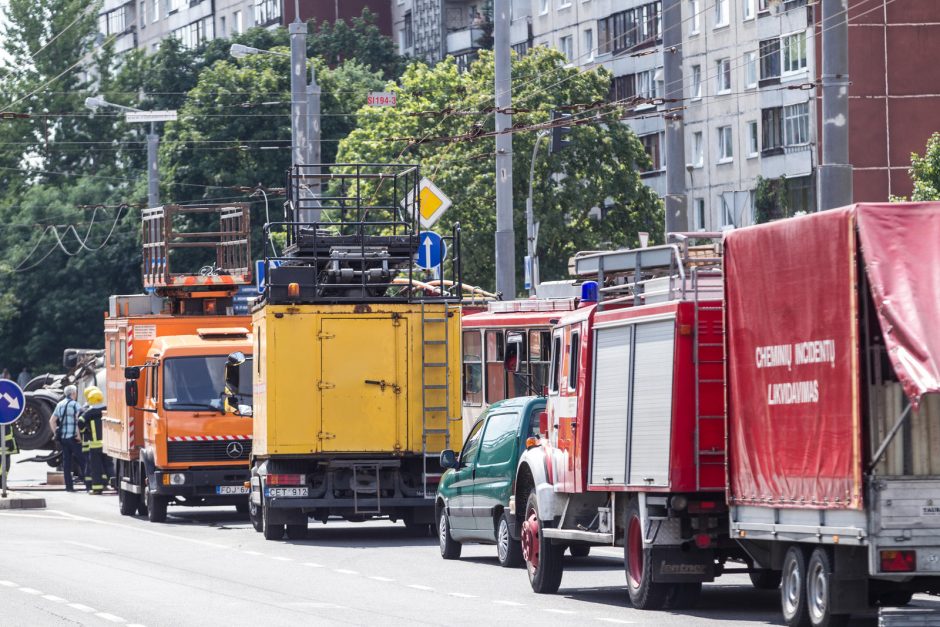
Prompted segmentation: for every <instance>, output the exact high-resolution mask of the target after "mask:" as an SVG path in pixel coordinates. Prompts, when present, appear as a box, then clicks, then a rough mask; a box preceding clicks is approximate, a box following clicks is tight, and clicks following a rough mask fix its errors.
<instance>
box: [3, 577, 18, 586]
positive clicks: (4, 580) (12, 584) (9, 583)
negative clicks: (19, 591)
mask: <svg viewBox="0 0 940 627" xmlns="http://www.w3.org/2000/svg"><path fill="white" fill-rule="evenodd" d="M0 586H3V587H5V588H17V587H18V586H17V585H16V584H15V583H13V582H12V581H7V580H6V579H3V580H0Z"/></svg>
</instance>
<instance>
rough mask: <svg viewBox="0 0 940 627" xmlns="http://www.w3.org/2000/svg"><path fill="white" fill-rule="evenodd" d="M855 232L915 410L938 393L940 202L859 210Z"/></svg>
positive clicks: (893, 357) (889, 342) (887, 339)
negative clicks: (927, 398) (927, 396)
mask: <svg viewBox="0 0 940 627" xmlns="http://www.w3.org/2000/svg"><path fill="white" fill-rule="evenodd" d="M858 231H859V237H860V239H861V244H862V256H863V257H864V259H865V271H866V273H867V274H868V279H869V281H870V282H871V290H872V296H873V298H874V301H875V307H876V309H877V310H878V320H879V322H880V323H881V330H882V332H883V333H884V338H885V343H886V346H887V348H888V355H889V356H890V358H891V363H892V365H893V366H894V370H895V372H897V374H898V378H899V379H900V380H901V384H902V385H903V386H904V392H905V393H906V394H907V396H908V398H910V399H911V401H912V402H913V403H914V406H915V408H916V407H917V405H918V403H919V402H920V398H921V396H923V395H924V394H927V393H928V392H937V391H940V329H938V328H937V327H938V322H940V299H938V298H937V294H940V273H938V272H937V269H938V268H940V203H904V204H878V205H858Z"/></svg>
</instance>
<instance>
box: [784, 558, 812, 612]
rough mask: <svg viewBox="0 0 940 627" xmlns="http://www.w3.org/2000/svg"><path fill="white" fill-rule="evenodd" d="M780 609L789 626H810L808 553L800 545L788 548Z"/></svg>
mask: <svg viewBox="0 0 940 627" xmlns="http://www.w3.org/2000/svg"><path fill="white" fill-rule="evenodd" d="M780 609H781V610H782V611H783V620H784V621H786V623H787V625H789V627H809V625H810V622H809V612H808V610H807V609H806V553H805V552H804V551H803V548H802V547H800V546H799V545H796V544H794V545H793V546H791V547H790V548H789V549H787V553H786V555H784V557H783V571H781V580H780Z"/></svg>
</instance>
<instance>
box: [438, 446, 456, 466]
mask: <svg viewBox="0 0 940 627" xmlns="http://www.w3.org/2000/svg"><path fill="white" fill-rule="evenodd" d="M456 467H457V453H455V452H454V451H452V450H451V449H449V448H448V449H444V450H443V451H441V468H445V469H446V468H456Z"/></svg>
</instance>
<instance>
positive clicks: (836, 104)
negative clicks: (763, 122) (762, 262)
mask: <svg viewBox="0 0 940 627" xmlns="http://www.w3.org/2000/svg"><path fill="white" fill-rule="evenodd" d="M848 9H849V7H848V0H822V22H821V24H820V27H821V29H822V161H821V163H820V164H819V176H818V177H817V186H818V187H817V188H818V192H817V196H816V197H817V198H818V199H819V206H818V207H817V208H818V210H819V211H824V210H826V209H834V208H836V207H844V206H846V205H850V204H852V164H851V162H850V161H849V36H848V35H849V18H848V13H849V11H848Z"/></svg>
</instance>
